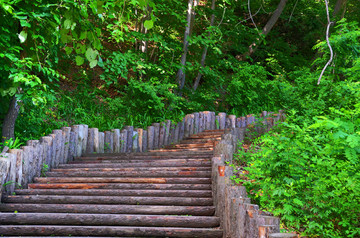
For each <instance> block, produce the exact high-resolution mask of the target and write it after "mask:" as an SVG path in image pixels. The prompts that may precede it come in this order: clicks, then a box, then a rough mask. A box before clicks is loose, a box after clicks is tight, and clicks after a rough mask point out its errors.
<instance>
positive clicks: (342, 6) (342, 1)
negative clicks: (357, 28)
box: [333, 0, 347, 19]
mask: <svg viewBox="0 0 360 238" xmlns="http://www.w3.org/2000/svg"><path fill="white" fill-rule="evenodd" d="M346 3H347V0H337V1H336V4H335V7H334V11H333V17H336V16H337V15H338V14H339V13H340V11H341V10H342V13H341V17H340V19H343V18H344V15H345V11H346Z"/></svg>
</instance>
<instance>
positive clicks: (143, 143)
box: [140, 130, 148, 152]
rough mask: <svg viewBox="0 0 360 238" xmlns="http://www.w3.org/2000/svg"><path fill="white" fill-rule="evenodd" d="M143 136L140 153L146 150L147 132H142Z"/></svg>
mask: <svg viewBox="0 0 360 238" xmlns="http://www.w3.org/2000/svg"><path fill="white" fill-rule="evenodd" d="M142 133H143V136H142V151H140V152H146V151H147V149H148V131H147V130H143V132H142Z"/></svg>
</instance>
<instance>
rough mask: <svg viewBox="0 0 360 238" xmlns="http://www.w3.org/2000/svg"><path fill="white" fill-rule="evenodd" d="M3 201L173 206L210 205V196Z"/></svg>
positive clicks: (19, 197) (18, 197)
mask: <svg viewBox="0 0 360 238" xmlns="http://www.w3.org/2000/svg"><path fill="white" fill-rule="evenodd" d="M13 191H14V190H13ZM3 201H4V202H6V203H46V204H59V203H61V204H67V203H70V204H119V205H120V204H124V205H125V204H126V205H175V206H211V205H212V198H192V197H129V196H124V197H121V196H71V195H68V196H67V195H26V196H25V195H24V196H23V195H16V196H12V195H7V196H4V197H3ZM0 217H1V216H0Z"/></svg>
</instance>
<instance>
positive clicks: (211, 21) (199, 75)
mask: <svg viewBox="0 0 360 238" xmlns="http://www.w3.org/2000/svg"><path fill="white" fill-rule="evenodd" d="M215 2H216V0H212V2H211V10H213V11H214V10H215ZM214 20H215V15H214V13H213V14H212V15H211V19H210V26H213V25H214ZM209 38H210V32H209ZM207 51H208V47H207V46H204V50H203V53H202V55H201V62H200V64H201V68H204V67H205V59H206V55H207ZM201 77H202V73H201V72H200V70H199V72H198V75H197V76H196V79H195V82H194V86H193V90H194V91H196V89H197V88H198V86H199V83H200V79H201Z"/></svg>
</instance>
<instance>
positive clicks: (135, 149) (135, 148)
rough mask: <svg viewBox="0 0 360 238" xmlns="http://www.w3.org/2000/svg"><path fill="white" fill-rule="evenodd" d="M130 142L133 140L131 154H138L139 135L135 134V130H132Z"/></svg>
mask: <svg viewBox="0 0 360 238" xmlns="http://www.w3.org/2000/svg"><path fill="white" fill-rule="evenodd" d="M132 140H133V147H132V151H131V152H139V151H138V150H139V134H138V132H137V129H135V130H133V136H132Z"/></svg>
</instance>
